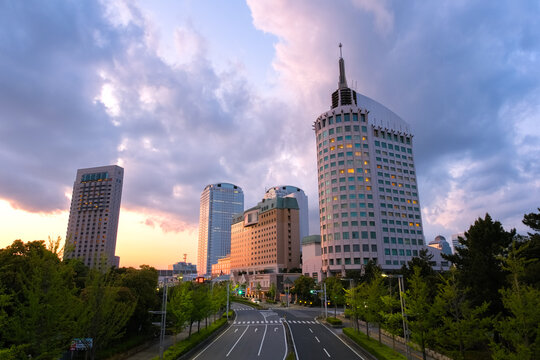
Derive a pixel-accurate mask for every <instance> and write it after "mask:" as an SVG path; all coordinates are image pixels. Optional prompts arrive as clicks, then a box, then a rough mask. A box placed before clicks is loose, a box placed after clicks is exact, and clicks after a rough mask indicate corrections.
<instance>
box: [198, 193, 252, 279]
mask: <svg viewBox="0 0 540 360" xmlns="http://www.w3.org/2000/svg"><path fill="white" fill-rule="evenodd" d="M243 211H244V192H243V191H242V189H241V188H240V187H239V186H236V185H233V184H229V183H218V184H211V185H207V186H206V187H205V188H204V190H203V192H202V194H201V207H200V216H199V251H198V254H197V272H198V274H199V275H203V276H204V275H210V274H211V272H212V265H213V264H217V261H218V259H219V258H221V257H224V256H226V255H228V254H229V253H230V252H231V224H232V219H233V216H234V215H236V214H239V213H242V212H243Z"/></svg>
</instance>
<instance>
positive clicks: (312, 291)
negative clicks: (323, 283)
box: [309, 290, 317, 294]
mask: <svg viewBox="0 0 540 360" xmlns="http://www.w3.org/2000/svg"><path fill="white" fill-rule="evenodd" d="M309 292H310V293H311V294H316V293H317V290H309Z"/></svg>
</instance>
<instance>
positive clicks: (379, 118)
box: [313, 59, 426, 274]
mask: <svg viewBox="0 0 540 360" xmlns="http://www.w3.org/2000/svg"><path fill="white" fill-rule="evenodd" d="M344 71H345V67H344V62H343V59H340V82H339V88H338V90H336V91H335V92H334V93H333V94H332V106H331V108H330V110H328V111H326V112H324V113H322V114H321V115H320V116H319V117H318V118H317V119H316V120H315V122H314V124H313V128H314V130H315V136H316V146H317V168H318V185H319V188H318V190H319V214H320V224H321V247H322V250H323V251H322V255H321V257H322V267H323V271H325V272H327V273H332V274H335V273H343V272H344V271H345V270H348V269H355V270H361V268H362V267H363V266H364V264H366V263H367V262H368V261H370V260H372V261H375V262H376V263H378V264H379V265H381V267H382V268H383V269H389V270H395V269H399V268H400V267H401V266H402V265H403V264H405V263H406V262H407V261H409V260H410V259H411V258H412V257H414V256H418V254H419V251H420V250H421V249H424V248H426V245H425V240H424V234H423V226H422V219H421V212H420V200H419V193H418V187H417V179H416V171H415V165H414V155H413V134H412V131H411V129H410V127H409V125H408V124H407V123H406V122H405V121H403V120H402V119H401V118H400V117H399V116H397V115H396V114H394V113H393V112H392V111H390V110H389V109H387V108H386V107H384V106H383V105H381V104H379V103H378V102H376V101H374V100H372V99H370V98H368V97H366V96H364V95H361V94H358V93H356V92H355V91H354V90H351V89H349V88H348V87H347V84H346V80H345V73H344Z"/></svg>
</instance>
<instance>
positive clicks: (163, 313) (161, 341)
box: [150, 278, 169, 360]
mask: <svg viewBox="0 0 540 360" xmlns="http://www.w3.org/2000/svg"><path fill="white" fill-rule="evenodd" d="M168 282H169V279H168V278H165V279H164V280H163V297H162V300H161V311H150V314H159V315H161V321H160V322H159V327H160V331H159V359H160V360H163V347H164V341H165V328H166V324H167V288H168ZM152 324H155V325H158V323H152Z"/></svg>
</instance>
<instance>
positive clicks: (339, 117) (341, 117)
mask: <svg viewBox="0 0 540 360" xmlns="http://www.w3.org/2000/svg"><path fill="white" fill-rule="evenodd" d="M351 120H352V122H358V114H357V113H352V114H351V113H345V114H336V115H334V116H329V117H328V118H323V119H321V120H319V121H317V122H316V126H317V130H320V129H321V128H324V127H326V125H327V124H328V125H333V124H340V123H341V122H344V123H346V122H351ZM360 121H361V122H363V123H367V121H366V115H365V114H360ZM331 130H332V129H331Z"/></svg>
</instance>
